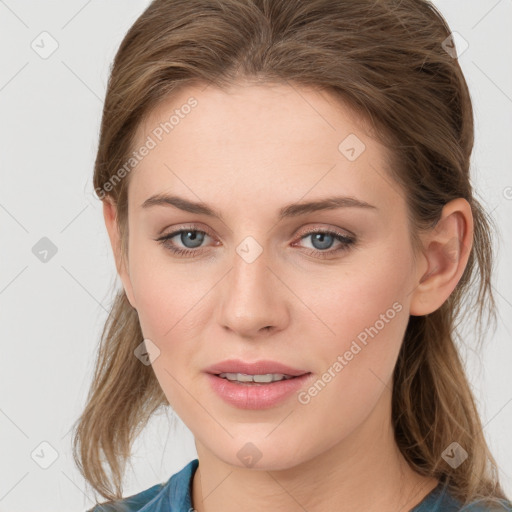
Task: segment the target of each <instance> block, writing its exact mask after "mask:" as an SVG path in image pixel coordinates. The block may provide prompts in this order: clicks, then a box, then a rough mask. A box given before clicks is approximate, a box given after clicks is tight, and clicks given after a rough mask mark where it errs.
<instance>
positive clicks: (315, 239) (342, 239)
mask: <svg viewBox="0 0 512 512" xmlns="http://www.w3.org/2000/svg"><path fill="white" fill-rule="evenodd" d="M177 237H179V238H178V241H179V243H180V244H182V245H183V246H184V247H179V246H177V245H176V242H173V241H172V239H173V238H177ZM206 237H209V238H211V237H210V235H208V233H206V232H205V231H201V230H198V229H193V227H191V228H186V229H183V228H182V229H179V230H177V231H173V232H172V233H169V234H167V235H164V236H162V237H160V238H158V239H157V241H158V242H160V243H161V244H162V245H163V246H164V247H165V248H166V249H168V250H170V251H171V252H172V253H173V254H175V255H177V256H189V257H193V256H196V255H198V254H199V253H200V252H202V250H203V249H206V247H201V244H202V243H203V242H204V240H205V238H206ZM308 237H309V238H311V242H312V245H313V248H312V249H310V248H308V247H306V248H305V249H306V250H307V252H308V254H311V255H312V256H315V257H319V258H326V257H329V256H332V255H333V254H335V253H336V254H337V253H339V252H341V251H346V250H348V249H349V248H350V246H351V245H353V244H355V239H354V238H352V237H349V236H347V235H344V234H341V233H337V232H336V231H330V230H321V229H315V230H314V231H309V232H308V233H305V234H303V235H302V236H301V237H300V238H299V240H304V239H306V238H308ZM336 241H337V242H338V243H339V246H338V247H337V248H336V249H331V247H332V246H333V244H334V243H335V242H336ZM293 245H294V246H296V245H295V243H294V244H293Z"/></svg>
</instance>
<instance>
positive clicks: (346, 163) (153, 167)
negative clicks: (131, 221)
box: [129, 83, 399, 204]
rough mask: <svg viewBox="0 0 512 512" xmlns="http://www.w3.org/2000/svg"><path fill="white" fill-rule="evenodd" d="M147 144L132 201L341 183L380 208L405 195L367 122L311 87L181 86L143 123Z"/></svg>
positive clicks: (258, 193) (297, 194) (282, 193)
mask: <svg viewBox="0 0 512 512" xmlns="http://www.w3.org/2000/svg"><path fill="white" fill-rule="evenodd" d="M148 141H151V142H149V143H148ZM144 144H146V145H151V146H152V149H151V150H150V151H148V152H147V155H146V156H145V157H144V158H143V159H142V160H141V161H140V163H138V165H137V167H136V169H135V170H134V171H132V173H133V174H132V176H131V185H130V190H129V197H130V199H129V202H131V203H132V204H140V203H141V202H142V201H143V199H144V198H145V197H147V196H149V195H151V194H157V193H160V192H163V191H169V190H174V189H176V188H179V189H180V190H181V191H183V192H184V193H185V194H186V195H188V196H189V197H190V198H191V199H193V200H197V199H198V198H201V199H204V200H205V201H207V200H209V199H211V198H212V197H213V196H215V197H219V194H220V193H221V192H222V197H224V198H226V197H227V198H229V197H233V196H232V194H236V196H237V197H238V198H247V199H248V200H251V199H252V200H253V201H254V200H255V199H256V198H260V199H263V198H265V199H267V202H272V201H274V199H275V200H276V201H277V200H279V199H281V200H279V201H278V202H279V203H285V202H286V203H287V202H290V201H293V200H295V201H297V200H299V199H300V198H301V197H303V196H304V195H305V194H312V195H313V194H314V195H316V196H319V195H322V194H324V195H325V194H327V193H329V194H330V193H331V192H333V189H335V191H336V192H339V193H340V194H341V193H343V194H344V195H354V196H358V197H359V198H361V199H363V200H365V201H368V202H370V203H371V202H372V201H373V204H375V203H376V202H377V203H378V202H380V203H381V204H382V202H386V201H387V202H390V201H391V202H392V201H396V195H397V192H398V193H399V190H398V185H396V184H395V183H392V182H391V180H390V178H389V177H385V176H384V175H385V174H386V168H387V157H388V156H389V154H388V151H387V149H386V148H385V147H384V146H382V145H381V144H380V143H379V142H378V141H377V140H376V139H375V138H374V137H373V136H372V135H371V134H370V131H369V130H368V125H367V124H366V123H365V120H364V119H362V118H361V117H360V116H358V114H357V113H356V112H355V111H354V110H352V109H350V108H349V107H348V106H347V105H345V104H343V103H342V102H341V101H340V100H339V99H337V98H335V97H334V96H332V95H331V94H329V93H328V92H326V91H321V90H319V89H313V88H310V87H304V86H298V85H290V84H254V83H240V84H237V85H233V86H230V87H229V88H227V89H220V88H217V87H215V86H213V85H208V86H206V85H194V86H188V87H183V88H181V89H180V90H179V91H177V92H175V93H173V94H172V95H171V96H169V97H168V98H166V99H165V100H164V101H162V103H161V104H160V105H159V106H158V107H157V108H155V109H153V111H152V112H151V113H150V115H149V116H147V118H146V119H145V120H144V121H143V122H142V123H141V124H140V125H139V127H138V130H137V133H136V138H135V144H134V148H135V149H137V148H140V147H142V146H143V145H144ZM383 178H384V179H383ZM194 196H196V197H194ZM362 196H364V197H362ZM391 196H395V197H391ZM207 202H210V201H207ZM212 202H215V201H214V200H213V199H212ZM276 204H277V203H276Z"/></svg>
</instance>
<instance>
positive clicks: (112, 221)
mask: <svg viewBox="0 0 512 512" xmlns="http://www.w3.org/2000/svg"><path fill="white" fill-rule="evenodd" d="M102 201H103V218H104V219H105V226H106V228H107V232H108V237H109V239H110V245H111V246H112V252H113V253H114V260H115V263H116V268H117V273H118V274H119V277H120V278H121V281H122V283H123V288H124V291H125V293H126V296H127V297H128V301H129V302H130V304H131V305H132V307H133V308H134V309H137V307H136V304H135V300H134V297H133V289H132V283H131V280H130V273H129V268H128V262H127V261H126V260H125V257H124V256H123V254H122V251H121V234H120V232H119V225H118V222H117V207H116V205H115V203H114V202H113V200H112V199H111V198H110V197H108V196H107V197H105V198H104V199H103V200H102Z"/></svg>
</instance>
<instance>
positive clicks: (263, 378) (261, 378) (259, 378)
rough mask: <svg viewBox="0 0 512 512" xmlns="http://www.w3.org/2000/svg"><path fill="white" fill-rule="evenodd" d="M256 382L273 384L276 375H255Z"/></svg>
mask: <svg viewBox="0 0 512 512" xmlns="http://www.w3.org/2000/svg"><path fill="white" fill-rule="evenodd" d="M253 378H254V382H272V380H274V375H272V374H271V373H268V374H266V375H254V377H253Z"/></svg>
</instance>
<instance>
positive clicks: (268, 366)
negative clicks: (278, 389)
mask: <svg viewBox="0 0 512 512" xmlns="http://www.w3.org/2000/svg"><path fill="white" fill-rule="evenodd" d="M204 371H205V372H206V373H211V374H215V375H218V374H219V373H246V374H248V375H262V374H265V373H283V374H284V375H291V376H292V377H298V376H300V375H304V374H305V373H309V371H308V370H301V369H298V368H292V367H290V366H287V365H285V364H282V363H278V362H277V361H270V360H262V361H255V362H254V363H249V362H245V361H242V360H240V359H228V360H226V361H221V362H220V363H216V364H214V365H212V366H209V367H208V368H206V369H205V370H204Z"/></svg>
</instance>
